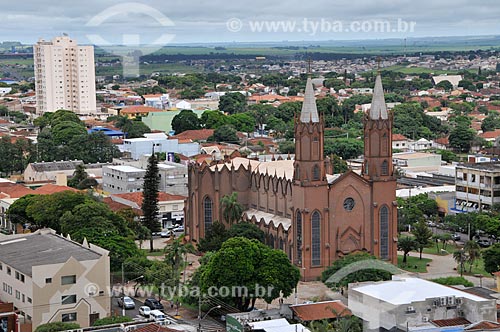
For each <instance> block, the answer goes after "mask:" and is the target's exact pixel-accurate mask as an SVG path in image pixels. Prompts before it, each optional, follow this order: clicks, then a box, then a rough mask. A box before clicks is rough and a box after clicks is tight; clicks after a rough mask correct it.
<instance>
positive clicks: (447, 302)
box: [446, 296, 455, 305]
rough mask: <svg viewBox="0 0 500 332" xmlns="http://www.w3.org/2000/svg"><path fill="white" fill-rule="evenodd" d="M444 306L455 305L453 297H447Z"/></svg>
mask: <svg viewBox="0 0 500 332" xmlns="http://www.w3.org/2000/svg"><path fill="white" fill-rule="evenodd" d="M446 304H447V305H455V297H454V296H448V298H447V301H446Z"/></svg>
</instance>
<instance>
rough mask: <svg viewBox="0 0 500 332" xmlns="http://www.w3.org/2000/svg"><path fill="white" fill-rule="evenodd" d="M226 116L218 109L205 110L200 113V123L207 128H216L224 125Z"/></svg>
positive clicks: (226, 119)
mask: <svg viewBox="0 0 500 332" xmlns="http://www.w3.org/2000/svg"><path fill="white" fill-rule="evenodd" d="M227 121H228V118H227V117H226V116H225V115H224V113H222V112H220V111H205V112H203V114H202V115H201V119H200V122H201V125H202V126H203V127H204V128H207V129H217V128H219V127H220V126H222V125H225V124H226V123H227Z"/></svg>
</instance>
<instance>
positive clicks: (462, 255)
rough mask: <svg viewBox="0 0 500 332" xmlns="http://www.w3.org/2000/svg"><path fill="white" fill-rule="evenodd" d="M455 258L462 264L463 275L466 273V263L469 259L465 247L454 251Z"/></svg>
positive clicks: (461, 274)
mask: <svg viewBox="0 0 500 332" xmlns="http://www.w3.org/2000/svg"><path fill="white" fill-rule="evenodd" d="M453 259H454V260H455V262H456V263H457V264H458V265H460V276H461V277H462V276H463V275H464V263H465V261H466V260H467V254H466V253H465V251H464V249H460V250H455V251H454V252H453Z"/></svg>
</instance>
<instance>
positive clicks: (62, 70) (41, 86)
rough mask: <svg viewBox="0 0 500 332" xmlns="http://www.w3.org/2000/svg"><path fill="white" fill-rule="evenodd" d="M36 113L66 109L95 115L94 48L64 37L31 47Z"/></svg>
mask: <svg viewBox="0 0 500 332" xmlns="http://www.w3.org/2000/svg"><path fill="white" fill-rule="evenodd" d="M33 53H34V54H33V57H34V63H35V86H36V97H37V98H36V99H37V100H36V101H37V114H39V115H42V114H43V113H45V112H55V111H57V110H59V109H66V110H70V111H73V112H75V113H77V114H94V113H96V109H97V107H96V91H95V64H94V46H78V44H77V43H76V41H75V40H74V39H71V38H70V37H68V36H66V35H64V36H62V37H56V38H54V39H53V40H52V41H45V40H43V39H40V40H39V41H38V42H37V43H36V44H35V45H34V47H33Z"/></svg>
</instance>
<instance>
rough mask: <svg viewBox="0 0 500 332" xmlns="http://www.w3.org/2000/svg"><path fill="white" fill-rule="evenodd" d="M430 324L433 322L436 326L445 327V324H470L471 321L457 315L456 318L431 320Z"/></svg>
mask: <svg viewBox="0 0 500 332" xmlns="http://www.w3.org/2000/svg"><path fill="white" fill-rule="evenodd" d="M432 324H434V325H436V326H438V327H445V326H460V325H470V324H471V322H469V321H468V320H467V319H465V318H463V317H457V318H448V319H438V320H433V321H432Z"/></svg>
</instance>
